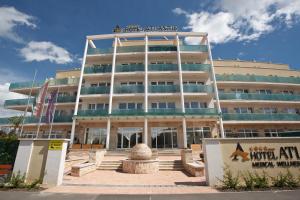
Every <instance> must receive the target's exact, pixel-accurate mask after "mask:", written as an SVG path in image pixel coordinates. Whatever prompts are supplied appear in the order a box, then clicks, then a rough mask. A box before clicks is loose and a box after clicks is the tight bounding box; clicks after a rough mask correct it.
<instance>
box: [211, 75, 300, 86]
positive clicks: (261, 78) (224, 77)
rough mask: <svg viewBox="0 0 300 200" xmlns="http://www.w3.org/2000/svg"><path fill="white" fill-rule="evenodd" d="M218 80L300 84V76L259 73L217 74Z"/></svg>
mask: <svg viewBox="0 0 300 200" xmlns="http://www.w3.org/2000/svg"><path fill="white" fill-rule="evenodd" d="M216 79H217V81H241V82H271V83H294V84H300V77H280V76H257V75H240V74H236V75H233V74H231V75H220V74H216Z"/></svg>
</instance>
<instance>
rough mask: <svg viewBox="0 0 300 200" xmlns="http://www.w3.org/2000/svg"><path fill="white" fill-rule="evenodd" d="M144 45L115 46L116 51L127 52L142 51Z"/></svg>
mask: <svg viewBox="0 0 300 200" xmlns="http://www.w3.org/2000/svg"><path fill="white" fill-rule="evenodd" d="M144 51H145V46H144V45H141V46H128V47H125V46H124V47H117V53H128V52H144Z"/></svg>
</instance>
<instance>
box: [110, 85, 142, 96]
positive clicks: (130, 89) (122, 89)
mask: <svg viewBox="0 0 300 200" xmlns="http://www.w3.org/2000/svg"><path fill="white" fill-rule="evenodd" d="M114 92H115V93H117V94H134V93H143V92H144V85H119V86H115V88H114Z"/></svg>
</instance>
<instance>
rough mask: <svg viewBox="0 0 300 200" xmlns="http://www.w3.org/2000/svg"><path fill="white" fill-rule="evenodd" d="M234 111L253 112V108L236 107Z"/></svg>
mask: <svg viewBox="0 0 300 200" xmlns="http://www.w3.org/2000/svg"><path fill="white" fill-rule="evenodd" d="M234 111H235V112H236V113H253V109H252V108H245V107H242V108H234Z"/></svg>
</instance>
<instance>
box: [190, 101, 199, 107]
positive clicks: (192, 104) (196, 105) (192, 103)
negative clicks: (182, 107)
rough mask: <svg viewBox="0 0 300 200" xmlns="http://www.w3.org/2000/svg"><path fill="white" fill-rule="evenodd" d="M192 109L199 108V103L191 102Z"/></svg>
mask: <svg viewBox="0 0 300 200" xmlns="http://www.w3.org/2000/svg"><path fill="white" fill-rule="evenodd" d="M191 108H199V103H198V102H196V101H192V102H191Z"/></svg>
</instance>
